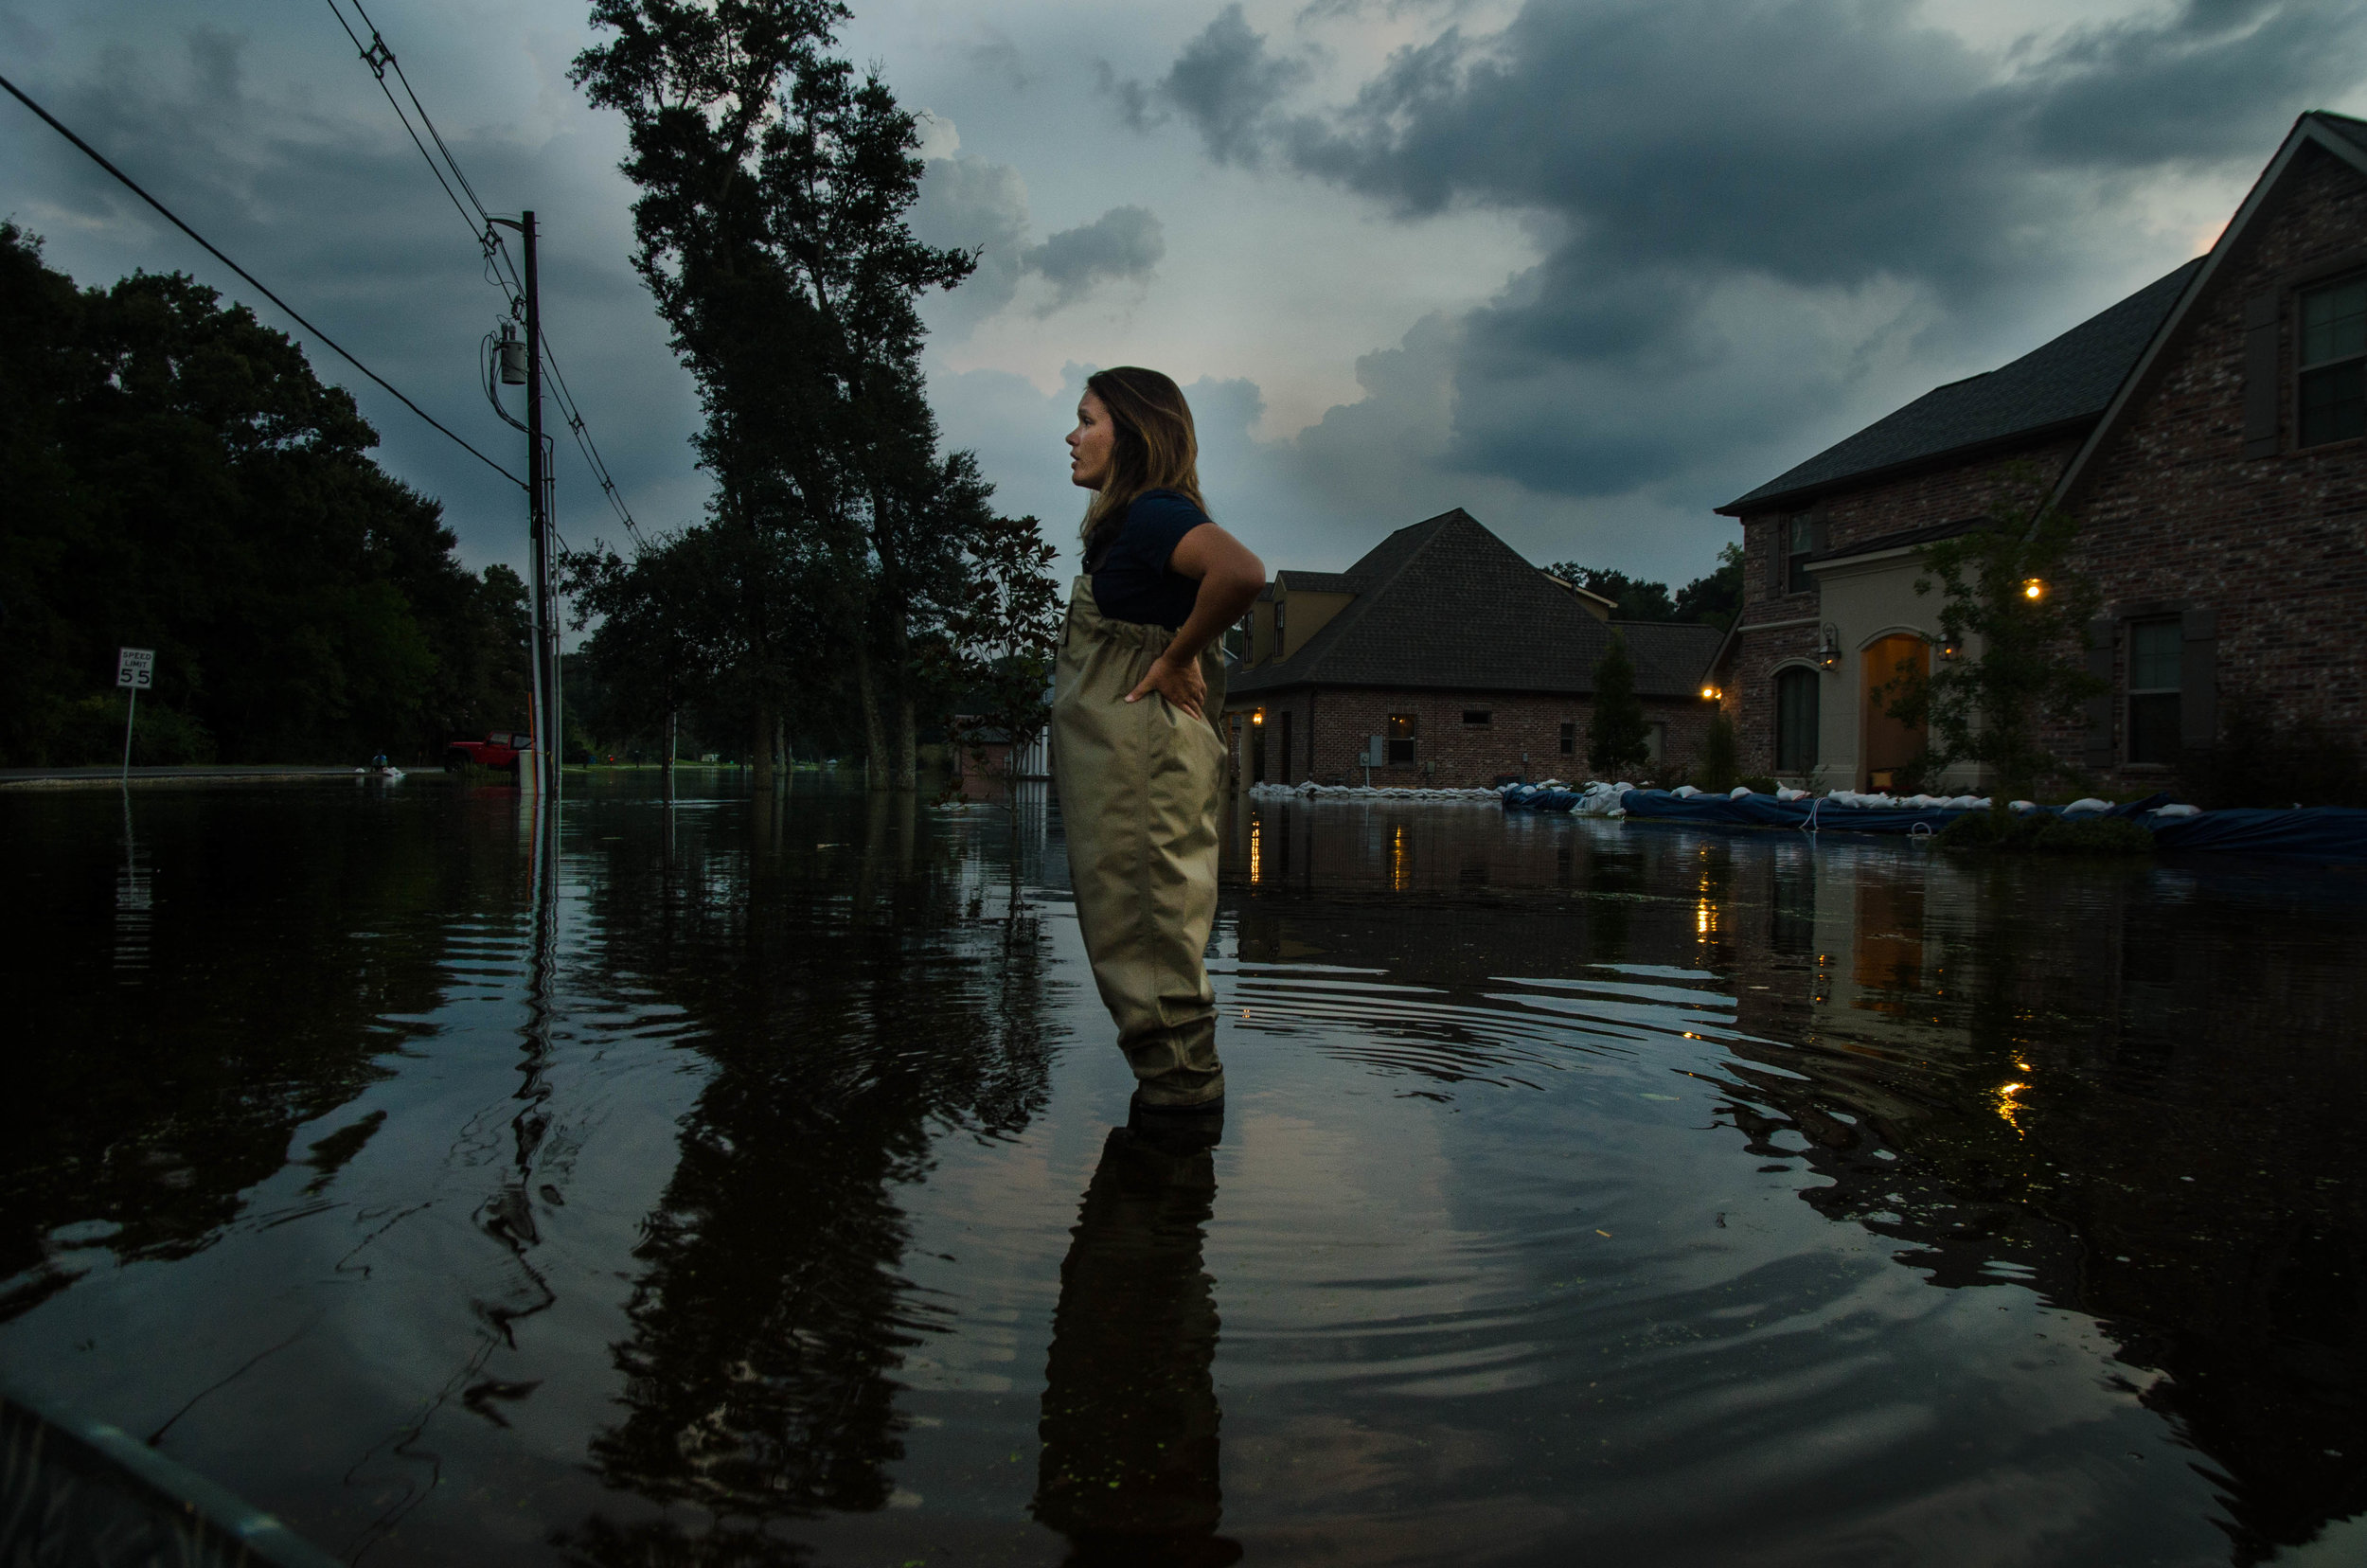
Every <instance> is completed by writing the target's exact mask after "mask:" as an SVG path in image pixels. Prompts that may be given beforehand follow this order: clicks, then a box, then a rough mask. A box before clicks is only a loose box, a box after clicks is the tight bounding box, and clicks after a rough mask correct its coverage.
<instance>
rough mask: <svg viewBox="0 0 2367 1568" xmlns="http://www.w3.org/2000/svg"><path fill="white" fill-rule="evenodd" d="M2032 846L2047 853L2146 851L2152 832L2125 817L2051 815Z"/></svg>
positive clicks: (2111, 853) (2033, 813) (2125, 852)
mask: <svg viewBox="0 0 2367 1568" xmlns="http://www.w3.org/2000/svg"><path fill="white" fill-rule="evenodd" d="M2031 814H2032V815H2033V816H2036V815H2037V814H2038V813H2037V812H2035V811H2034V812H2032V813H2031ZM2035 847H2036V848H2038V849H2039V850H2041V851H2043V852H2045V853H2047V854H2050V855H2150V854H2152V853H2153V834H2152V832H2151V831H2149V830H2148V829H2144V828H2141V827H2139V826H2138V825H2137V824H2135V823H2133V822H2131V821H2129V820H2128V819H2127V817H2052V818H2049V819H2048V821H2047V823H2046V826H2044V827H2042V828H2040V829H2038V842H2037V844H2036V846H2035Z"/></svg>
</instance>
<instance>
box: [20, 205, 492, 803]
mask: <svg viewBox="0 0 2367 1568" xmlns="http://www.w3.org/2000/svg"><path fill="white" fill-rule="evenodd" d="M377 444H378V436H377V433H376V432H375V431H373V430H372V429H371V428H370V426H369V424H368V423H367V422H366V421H365V420H364V419H363V418H362V416H361V413H360V411H359V410H358V409H357V408H356V407H355V406H354V402H353V400H352V398H351V397H350V396H349V395H347V393H346V392H345V391H344V390H342V389H341V388H338V387H335V386H330V385H327V384H325V383H322V382H321V381H320V380H319V379H318V378H316V377H315V376H314V375H313V373H312V370H311V365H309V364H308V363H307V362H306V360H305V357H304V353H303V350H302V349H301V348H300V347H297V346H296V345H295V344H294V342H292V341H291V340H290V339H289V338H288V337H287V336H286V334H284V333H282V332H278V331H276V330H272V329H271V328H268V327H265V326H263V325H262V324H261V323H259V322H258V321H257V320H256V319H255V316H254V314H253V313H252V312H249V311H248V310H247V309H246V308H245V307H244V306H239V305H232V306H228V307H224V306H223V305H222V304H221V303H220V299H219V296H218V295H217V294H216V293H215V291H213V290H211V289H208V288H205V287H204V286H203V285H201V284H199V283H196V282H194V281H192V280H191V279H189V278H188V277H186V276H181V275H179V274H173V275H170V276H154V275H150V274H145V273H142V274H135V275H133V276H131V277H127V278H124V279H122V280H121V281H119V282H117V283H116V284H115V285H113V286H112V287H110V288H105V289H98V288H92V289H83V288H79V287H77V286H76V284H75V282H74V280H73V279H72V278H70V277H68V276H65V275H64V274H63V273H61V272H59V271H57V270H56V269H54V268H52V267H50V266H49V265H48V264H47V263H46V262H45V261H44V260H43V258H42V255H41V241H39V240H38V239H37V238H35V237H34V236H32V235H29V234H27V233H26V232H25V231H24V230H22V229H21V228H18V227H17V226H16V225H14V224H12V223H0V464H4V465H5V469H6V472H8V474H9V491H10V493H9V505H8V507H7V508H5V509H4V510H0V760H5V761H7V762H9V763H13V764H18V765H32V766H40V765H62V764H71V763H77V762H96V761H104V760H108V759H110V758H112V757H115V756H117V755H119V748H120V747H121V745H122V732H123V708H122V705H121V702H120V699H119V697H118V696H117V694H116V690H115V670H116V649H117V648H118V647H120V646H124V645H132V646H136V647H145V648H153V649H155V650H156V685H155V687H154V688H153V690H152V692H151V696H150V698H149V700H146V701H143V702H142V704H140V729H141V731H142V732H143V734H142V737H141V741H142V744H141V749H140V751H139V752H138V753H136V754H135V756H134V758H133V759H134V760H135V761H138V760H157V761H177V760H204V759H206V758H209V757H222V758H223V759H226V760H236V761H267V760H286V761H297V760H345V759H347V758H359V757H367V756H369V755H371V754H372V753H375V752H377V751H380V750H384V751H386V752H388V753H389V754H390V755H393V756H398V757H407V758H421V757H427V758H432V757H437V756H439V755H440V754H441V751H442V748H443V745H444V742H446V741H447V740H449V739H452V738H453V737H454V735H459V734H472V733H478V732H481V731H483V730H485V729H488V728H507V727H510V726H513V725H514V726H519V727H523V725H524V724H525V720H526V702H525V583H524V582H523V581H522V580H521V579H519V578H518V576H517V574H516V573H514V572H512V571H510V570H509V569H508V568H507V567H503V566H493V567H489V568H488V569H487V570H486V572H485V573H484V574H483V575H482V576H475V575H472V574H471V573H469V572H468V571H466V570H465V569H464V568H462V566H461V565H460V564H459V562H458V561H457V560H455V559H454V554H453V548H454V543H455V541H454V536H453V533H452V531H451V530H450V529H449V528H447V527H445V526H444V524H443V518H442V508H440V507H439V506H438V504H437V503H436V502H435V501H433V500H431V499H429V498H427V497H426V496H423V495H420V494H419V493H418V491H416V490H412V489H410V488H409V487H408V486H406V485H404V484H402V483H401V482H400V481H399V480H397V479H395V478H393V477H391V476H389V475H388V474H387V473H386V472H384V471H383V470H382V469H381V468H380V467H379V466H378V465H377V464H376V463H375V462H374V461H372V460H371V458H370V456H369V455H368V454H369V451H370V449H371V448H372V447H374V446H376V445H377Z"/></svg>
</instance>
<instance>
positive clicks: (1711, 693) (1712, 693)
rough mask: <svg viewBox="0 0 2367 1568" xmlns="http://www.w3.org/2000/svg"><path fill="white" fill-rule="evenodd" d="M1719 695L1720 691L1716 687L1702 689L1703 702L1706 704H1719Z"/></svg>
mask: <svg viewBox="0 0 2367 1568" xmlns="http://www.w3.org/2000/svg"><path fill="white" fill-rule="evenodd" d="M1719 695H1720V694H1719V692H1718V689H1717V687H1716V686H1703V687H1702V688H1701V700H1702V701H1703V702H1705V703H1715V702H1717V699H1718V696H1719Z"/></svg>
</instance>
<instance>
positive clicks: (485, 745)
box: [444, 730, 534, 774]
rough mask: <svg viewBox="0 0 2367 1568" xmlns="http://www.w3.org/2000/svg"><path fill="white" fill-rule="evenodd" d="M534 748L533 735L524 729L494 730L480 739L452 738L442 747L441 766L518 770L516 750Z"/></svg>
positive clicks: (451, 769)
mask: <svg viewBox="0 0 2367 1568" xmlns="http://www.w3.org/2000/svg"><path fill="white" fill-rule="evenodd" d="M533 749H534V737H533V736H531V735H527V734H525V733H523V732H521V733H517V734H513V733H511V732H510V731H508V730H493V731H491V732H490V733H489V734H488V735H487V736H486V737H485V739H482V740H454V742H453V743H452V744H451V745H449V746H446V747H445V748H444V769H445V771H446V772H447V773H458V772H459V771H460V770H461V769H463V768H495V769H499V770H500V771H502V772H504V773H513V774H514V773H516V772H517V771H518V754H519V753H520V752H529V751H532V750H533Z"/></svg>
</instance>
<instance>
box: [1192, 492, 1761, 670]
mask: <svg viewBox="0 0 2367 1568" xmlns="http://www.w3.org/2000/svg"><path fill="white" fill-rule="evenodd" d="M1344 575H1345V576H1346V577H1348V578H1350V579H1355V581H1356V582H1357V584H1358V586H1359V592H1358V593H1357V597H1355V598H1354V599H1353V600H1351V601H1350V602H1349V603H1348V604H1346V605H1345V606H1344V607H1343V608H1342V609H1341V611H1340V613H1339V614H1338V615H1334V616H1333V617H1332V618H1331V620H1330V621H1329V622H1328V623H1327V624H1326V626H1325V627H1324V628H1323V630H1322V631H1320V632H1318V633H1315V635H1314V636H1312V637H1310V638H1308V642H1307V646H1306V647H1304V648H1302V649H1300V650H1298V651H1297V652H1296V653H1293V654H1291V655H1290V657H1289V658H1287V659H1280V660H1276V661H1274V662H1272V663H1271V664H1266V665H1261V666H1259V667H1258V668H1255V669H1252V670H1248V671H1245V672H1243V673H1242V674H1240V675H1238V676H1237V677H1236V678H1235V679H1234V681H1233V682H1232V690H1233V691H1235V692H1237V693H1241V694H1244V695H1246V694H1248V693H1251V692H1255V691H1262V690H1277V689H1281V688H1284V687H1288V686H1307V685H1316V686H1387V687H1398V688H1409V689H1411V688H1423V687H1428V688H1433V689H1438V688H1450V689H1460V690H1469V691H1552V692H1570V693H1576V692H1582V691H1588V690H1591V689H1593V679H1594V667H1595V666H1596V665H1597V664H1598V663H1600V662H1601V660H1602V657H1603V653H1604V652H1605V650H1608V649H1609V648H1610V646H1611V633H1612V631H1613V628H1612V627H1611V626H1610V625H1608V624H1606V623H1605V622H1603V621H1600V620H1597V619H1596V618H1595V617H1594V616H1593V615H1590V614H1588V613H1587V611H1586V609H1585V607H1584V606H1583V605H1581V604H1580V603H1579V602H1578V601H1577V600H1576V599H1575V598H1574V597H1572V596H1571V595H1570V594H1568V593H1566V592H1564V591H1563V590H1562V589H1560V588H1558V587H1557V586H1556V585H1555V584H1554V582H1553V581H1552V579H1548V578H1547V577H1546V576H1545V574H1544V573H1542V572H1540V571H1539V570H1538V569H1537V568H1536V567H1535V566H1533V565H1531V564H1530V563H1529V562H1528V561H1525V560H1523V559H1522V556H1521V554H1520V552H1518V551H1516V550H1514V549H1513V548H1512V546H1510V545H1509V544H1506V543H1504V541H1503V540H1501V539H1499V538H1497V537H1496V536H1495V535H1494V534H1493V533H1491V532H1489V531H1488V530H1487V529H1486V527H1485V526H1482V525H1481V524H1480V523H1479V522H1478V521H1477V520H1476V519H1475V518H1473V517H1472V516H1471V515H1470V514H1469V513H1468V512H1466V511H1464V510H1463V509H1462V508H1456V509H1454V510H1453V511H1450V512H1444V513H1441V514H1440V515H1438V516H1436V517H1433V518H1429V519H1426V520H1425V521H1423V522H1420V523H1416V524H1415V525H1413V526H1411V527H1405V528H1399V529H1398V530H1397V531H1396V532H1395V533H1393V534H1391V535H1389V537H1388V538H1386V539H1384V540H1382V541H1381V542H1380V543H1379V544H1377V545H1375V546H1374V547H1373V548H1372V549H1371V550H1369V551H1367V552H1365V554H1364V557H1363V559H1361V561H1357V562H1356V564H1355V565H1353V566H1351V567H1349V568H1348V570H1347V572H1346V573H1345V574H1344ZM1291 578H1292V581H1293V583H1294V584H1295V583H1296V581H1297V574H1295V573H1293V574H1291ZM1625 630H1628V631H1630V632H1631V633H1639V632H1640V633H1643V634H1642V635H1641V636H1640V637H1639V636H1636V635H1631V636H1630V638H1629V644H1630V649H1631V650H1633V651H1634V654H1635V657H1636V661H1637V677H1638V679H1637V690H1638V691H1640V692H1642V693H1644V694H1646V695H1656V696H1675V695H1681V694H1685V693H1689V692H1691V691H1692V690H1693V689H1694V683H1695V681H1696V680H1697V679H1698V678H1699V676H1700V670H1701V668H1702V666H1703V665H1704V664H1705V663H1706V662H1707V660H1708V657H1709V653H1710V650H1711V648H1712V646H1713V645H1714V644H1715V642H1716V639H1717V633H1716V632H1715V631H1713V630H1712V629H1710V628H1708V627H1685V626H1670V627H1661V626H1657V625H1655V626H1652V627H1651V628H1649V630H1648V631H1645V629H1643V628H1626V629H1625ZM1697 642H1698V643H1699V644H1700V647H1699V648H1698V649H1694V648H1693V647H1692V646H1691V644H1693V643H1697ZM1647 645H1648V650H1649V652H1650V666H1649V670H1648V672H1647V669H1646V646H1647ZM1647 673H1648V678H1647Z"/></svg>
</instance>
